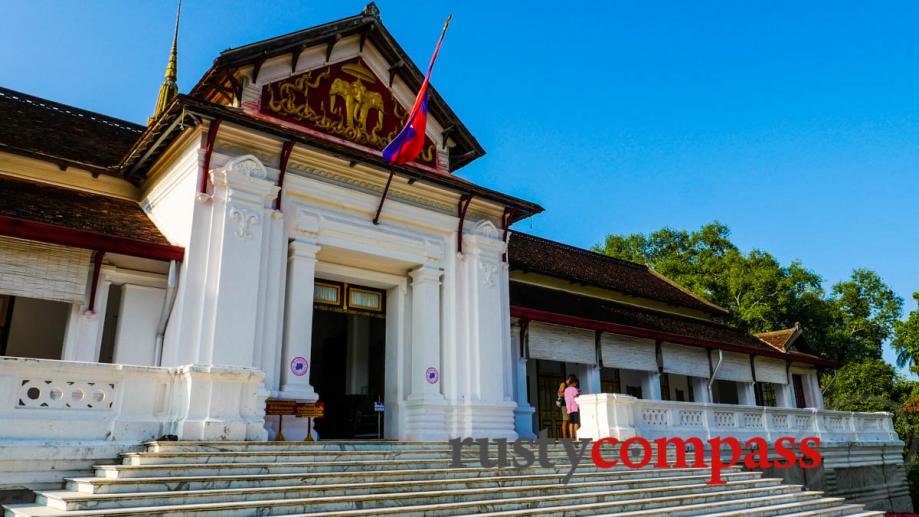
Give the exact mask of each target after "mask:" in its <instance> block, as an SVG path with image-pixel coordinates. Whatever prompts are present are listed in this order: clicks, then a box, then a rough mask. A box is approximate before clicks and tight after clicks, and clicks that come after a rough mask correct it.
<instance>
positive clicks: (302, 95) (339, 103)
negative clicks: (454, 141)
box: [258, 57, 437, 167]
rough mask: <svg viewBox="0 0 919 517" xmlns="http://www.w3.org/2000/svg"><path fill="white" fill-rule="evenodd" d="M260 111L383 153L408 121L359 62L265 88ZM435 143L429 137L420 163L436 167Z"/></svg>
mask: <svg viewBox="0 0 919 517" xmlns="http://www.w3.org/2000/svg"><path fill="white" fill-rule="evenodd" d="M258 109H259V112H260V113H261V114H263V115H268V116H271V117H274V118H278V119H281V120H284V121H285V122H287V123H289V124H293V125H297V126H302V127H304V128H307V129H310V130H313V131H317V132H320V133H324V134H327V135H330V136H333V137H336V138H339V139H343V140H346V141H348V142H351V143H354V144H357V145H360V146H363V147H365V148H369V149H368V151H370V152H373V153H377V152H379V151H381V150H382V149H383V148H384V147H386V145H388V144H389V142H390V141H392V139H393V138H394V137H395V136H396V135H397V134H398V133H399V131H400V130H401V129H402V127H403V126H404V125H405V123H406V121H407V119H408V113H409V109H407V108H406V107H404V106H402V105H401V104H400V103H399V102H398V101H397V100H396V98H395V96H393V94H392V92H391V91H390V90H389V89H388V88H387V86H386V84H385V83H384V82H383V81H382V80H380V79H379V78H378V77H377V76H376V75H375V74H374V73H373V72H372V71H371V70H370V68H368V66H367V65H366V64H365V63H364V61H363V60H362V59H361V58H360V57H356V58H353V59H349V60H346V61H343V62H340V63H334V64H329V65H326V66H322V67H320V68H316V69H313V70H310V71H309V72H305V73H301V74H297V75H293V76H291V77H287V78H285V79H281V80H278V81H274V82H271V83H268V84H266V85H264V86H263V87H262V92H261V96H260V101H259V107H258ZM436 160H437V152H436V146H435V144H434V142H432V141H431V140H430V138H425V145H424V149H423V150H422V152H421V155H420V156H419V157H418V159H417V160H416V161H417V162H418V163H420V164H422V165H427V166H430V167H436Z"/></svg>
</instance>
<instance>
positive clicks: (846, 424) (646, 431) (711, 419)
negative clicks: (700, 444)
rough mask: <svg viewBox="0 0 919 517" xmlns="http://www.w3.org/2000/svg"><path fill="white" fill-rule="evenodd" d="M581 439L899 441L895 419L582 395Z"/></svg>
mask: <svg viewBox="0 0 919 517" xmlns="http://www.w3.org/2000/svg"><path fill="white" fill-rule="evenodd" d="M577 401H578V405H579V406H580V407H581V428H580V430H579V431H578V436H579V437H581V438H592V439H594V440H597V439H600V438H604V437H615V438H618V439H620V440H623V439H626V438H630V437H632V436H641V437H644V438H647V439H649V440H654V439H656V438H683V439H686V438H690V437H698V438H701V439H703V440H708V439H710V438H714V437H718V436H720V437H734V438H737V439H738V440H741V441H745V440H748V439H750V438H753V437H762V438H765V439H766V440H768V441H775V440H777V439H779V438H781V437H783V436H790V437H793V438H795V439H796V440H800V439H802V438H806V437H809V436H816V437H818V438H820V441H821V443H822V444H830V443H856V442H858V443H892V442H896V441H898V440H899V438H898V437H897V433H896V432H895V431H894V429H893V421H892V415H891V414H890V413H854V412H848V411H830V410H825V409H811V408H807V409H797V408H776V407H760V406H738V405H730V404H702V403H694V402H671V401H664V400H641V399H637V398H635V397H630V396H628V395H620V394H611V393H598V394H590V395H581V396H580V397H578V399H577Z"/></svg>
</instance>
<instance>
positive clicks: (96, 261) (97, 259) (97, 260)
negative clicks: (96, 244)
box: [86, 250, 105, 314]
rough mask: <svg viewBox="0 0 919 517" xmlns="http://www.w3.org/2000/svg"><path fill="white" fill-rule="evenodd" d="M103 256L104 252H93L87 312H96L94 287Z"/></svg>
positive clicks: (96, 283)
mask: <svg viewBox="0 0 919 517" xmlns="http://www.w3.org/2000/svg"><path fill="white" fill-rule="evenodd" d="M103 258H105V252H104V251H102V250H96V252H95V253H93V279H92V284H91V285H90V286H89V307H87V308H86V313H87V314H95V313H96V288H97V287H98V286H99V273H100V272H101V271H102V259H103Z"/></svg>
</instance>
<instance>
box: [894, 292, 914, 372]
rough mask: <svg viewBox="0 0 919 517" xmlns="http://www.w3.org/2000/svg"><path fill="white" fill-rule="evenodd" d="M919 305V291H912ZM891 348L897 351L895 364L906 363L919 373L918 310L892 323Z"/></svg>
mask: <svg viewBox="0 0 919 517" xmlns="http://www.w3.org/2000/svg"><path fill="white" fill-rule="evenodd" d="M913 299H914V300H916V304H917V305H919V292H915V293H913ZM892 345H893V349H894V350H896V351H897V366H900V367H903V366H906V365H907V364H908V365H909V366H910V369H911V370H912V371H913V372H914V373H919V310H914V311H912V312H910V313H909V317H908V318H907V319H906V321H895V322H894V324H893V343H892Z"/></svg>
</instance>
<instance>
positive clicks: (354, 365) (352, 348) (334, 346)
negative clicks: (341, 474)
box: [310, 309, 386, 439]
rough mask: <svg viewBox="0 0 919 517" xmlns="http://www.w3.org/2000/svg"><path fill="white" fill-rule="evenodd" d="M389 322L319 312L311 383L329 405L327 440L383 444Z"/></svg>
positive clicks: (320, 427) (323, 432) (322, 426)
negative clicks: (379, 406)
mask: <svg viewBox="0 0 919 517" xmlns="http://www.w3.org/2000/svg"><path fill="white" fill-rule="evenodd" d="M385 336H386V319H385V318H382V317H374V316H369V315H365V314H358V313H352V312H346V311H329V310H320V309H315V310H314V311H313V350H312V361H313V365H312V371H311V374H310V383H311V384H312V385H313V387H314V388H315V389H316V393H318V394H319V401H320V402H322V403H324V404H325V416H324V417H322V418H320V419H317V420H316V432H318V433H319V437H320V438H321V439H352V438H378V437H379V438H382V433H383V428H382V425H383V424H382V422H383V419H382V413H379V414H378V413H377V412H375V411H374V403H375V402H383V393H384V389H385V364H386V356H385Z"/></svg>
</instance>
